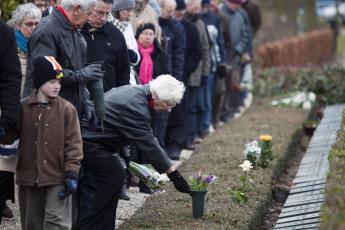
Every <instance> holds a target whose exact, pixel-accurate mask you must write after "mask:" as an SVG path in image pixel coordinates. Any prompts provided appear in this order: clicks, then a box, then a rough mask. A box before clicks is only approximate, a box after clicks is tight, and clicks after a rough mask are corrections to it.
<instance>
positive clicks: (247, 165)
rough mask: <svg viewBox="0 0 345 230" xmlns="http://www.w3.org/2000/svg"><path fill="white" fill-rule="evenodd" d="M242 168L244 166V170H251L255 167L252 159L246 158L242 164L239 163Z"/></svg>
mask: <svg viewBox="0 0 345 230" xmlns="http://www.w3.org/2000/svg"><path fill="white" fill-rule="evenodd" d="M239 167H240V168H242V170H243V171H245V172H247V171H250V169H252V168H253V166H252V163H250V161H248V160H245V161H243V163H242V164H241V165H239Z"/></svg>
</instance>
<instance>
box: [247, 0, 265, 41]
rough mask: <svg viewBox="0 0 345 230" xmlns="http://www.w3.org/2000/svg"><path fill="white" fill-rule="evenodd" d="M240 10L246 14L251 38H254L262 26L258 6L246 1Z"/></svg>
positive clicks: (249, 0)
mask: <svg viewBox="0 0 345 230" xmlns="http://www.w3.org/2000/svg"><path fill="white" fill-rule="evenodd" d="M242 8H243V9H244V10H245V11H246V12H247V15H248V18H249V22H250V25H251V28H252V33H253V37H255V35H256V33H257V32H258V30H259V28H260V27H261V24H262V17H261V11H260V7H259V5H258V4H256V3H254V2H252V1H251V0H247V1H246V2H245V3H243V4H242Z"/></svg>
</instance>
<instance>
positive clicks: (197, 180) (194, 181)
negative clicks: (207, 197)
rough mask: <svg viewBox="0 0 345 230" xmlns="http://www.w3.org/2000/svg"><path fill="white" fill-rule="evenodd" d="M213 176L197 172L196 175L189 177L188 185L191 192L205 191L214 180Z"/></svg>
mask: <svg viewBox="0 0 345 230" xmlns="http://www.w3.org/2000/svg"><path fill="white" fill-rule="evenodd" d="M216 178H217V177H216V176H214V175H205V174H202V173H201V172H198V174H197V175H194V176H190V177H189V185H190V187H191V190H192V191H207V187H208V185H210V184H212V183H213V182H214V181H215V180H216Z"/></svg>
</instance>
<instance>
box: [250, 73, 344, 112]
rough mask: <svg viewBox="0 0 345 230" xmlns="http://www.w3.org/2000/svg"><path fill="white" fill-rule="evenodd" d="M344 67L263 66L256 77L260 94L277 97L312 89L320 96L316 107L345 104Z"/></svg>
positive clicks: (257, 89) (256, 89)
mask: <svg viewBox="0 0 345 230" xmlns="http://www.w3.org/2000/svg"><path fill="white" fill-rule="evenodd" d="M344 76H345V69H344V68H342V67H337V66H331V67H324V68H303V69H293V68H269V69H263V70H261V72H259V73H258V75H257V77H256V79H255V88H254V93H255V94H256V95H257V96H275V95H281V94H287V93H289V92H291V91H303V90H306V91H312V92H314V93H315V94H316V95H317V106H324V105H330V104H337V103H344V102H345V97H344V96H343V95H344V91H345V81H344Z"/></svg>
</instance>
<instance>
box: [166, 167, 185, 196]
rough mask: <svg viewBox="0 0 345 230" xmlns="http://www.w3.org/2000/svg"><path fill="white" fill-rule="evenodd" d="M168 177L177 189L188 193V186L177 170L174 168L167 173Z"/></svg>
mask: <svg viewBox="0 0 345 230" xmlns="http://www.w3.org/2000/svg"><path fill="white" fill-rule="evenodd" d="M168 177H169V179H170V180H171V181H172V182H173V184H174V186H175V188H176V190H177V191H179V192H182V193H188V194H190V187H189V185H188V183H187V181H186V180H185V179H184V178H183V176H181V174H180V172H179V171H177V170H175V171H173V172H171V173H169V174H168Z"/></svg>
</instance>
